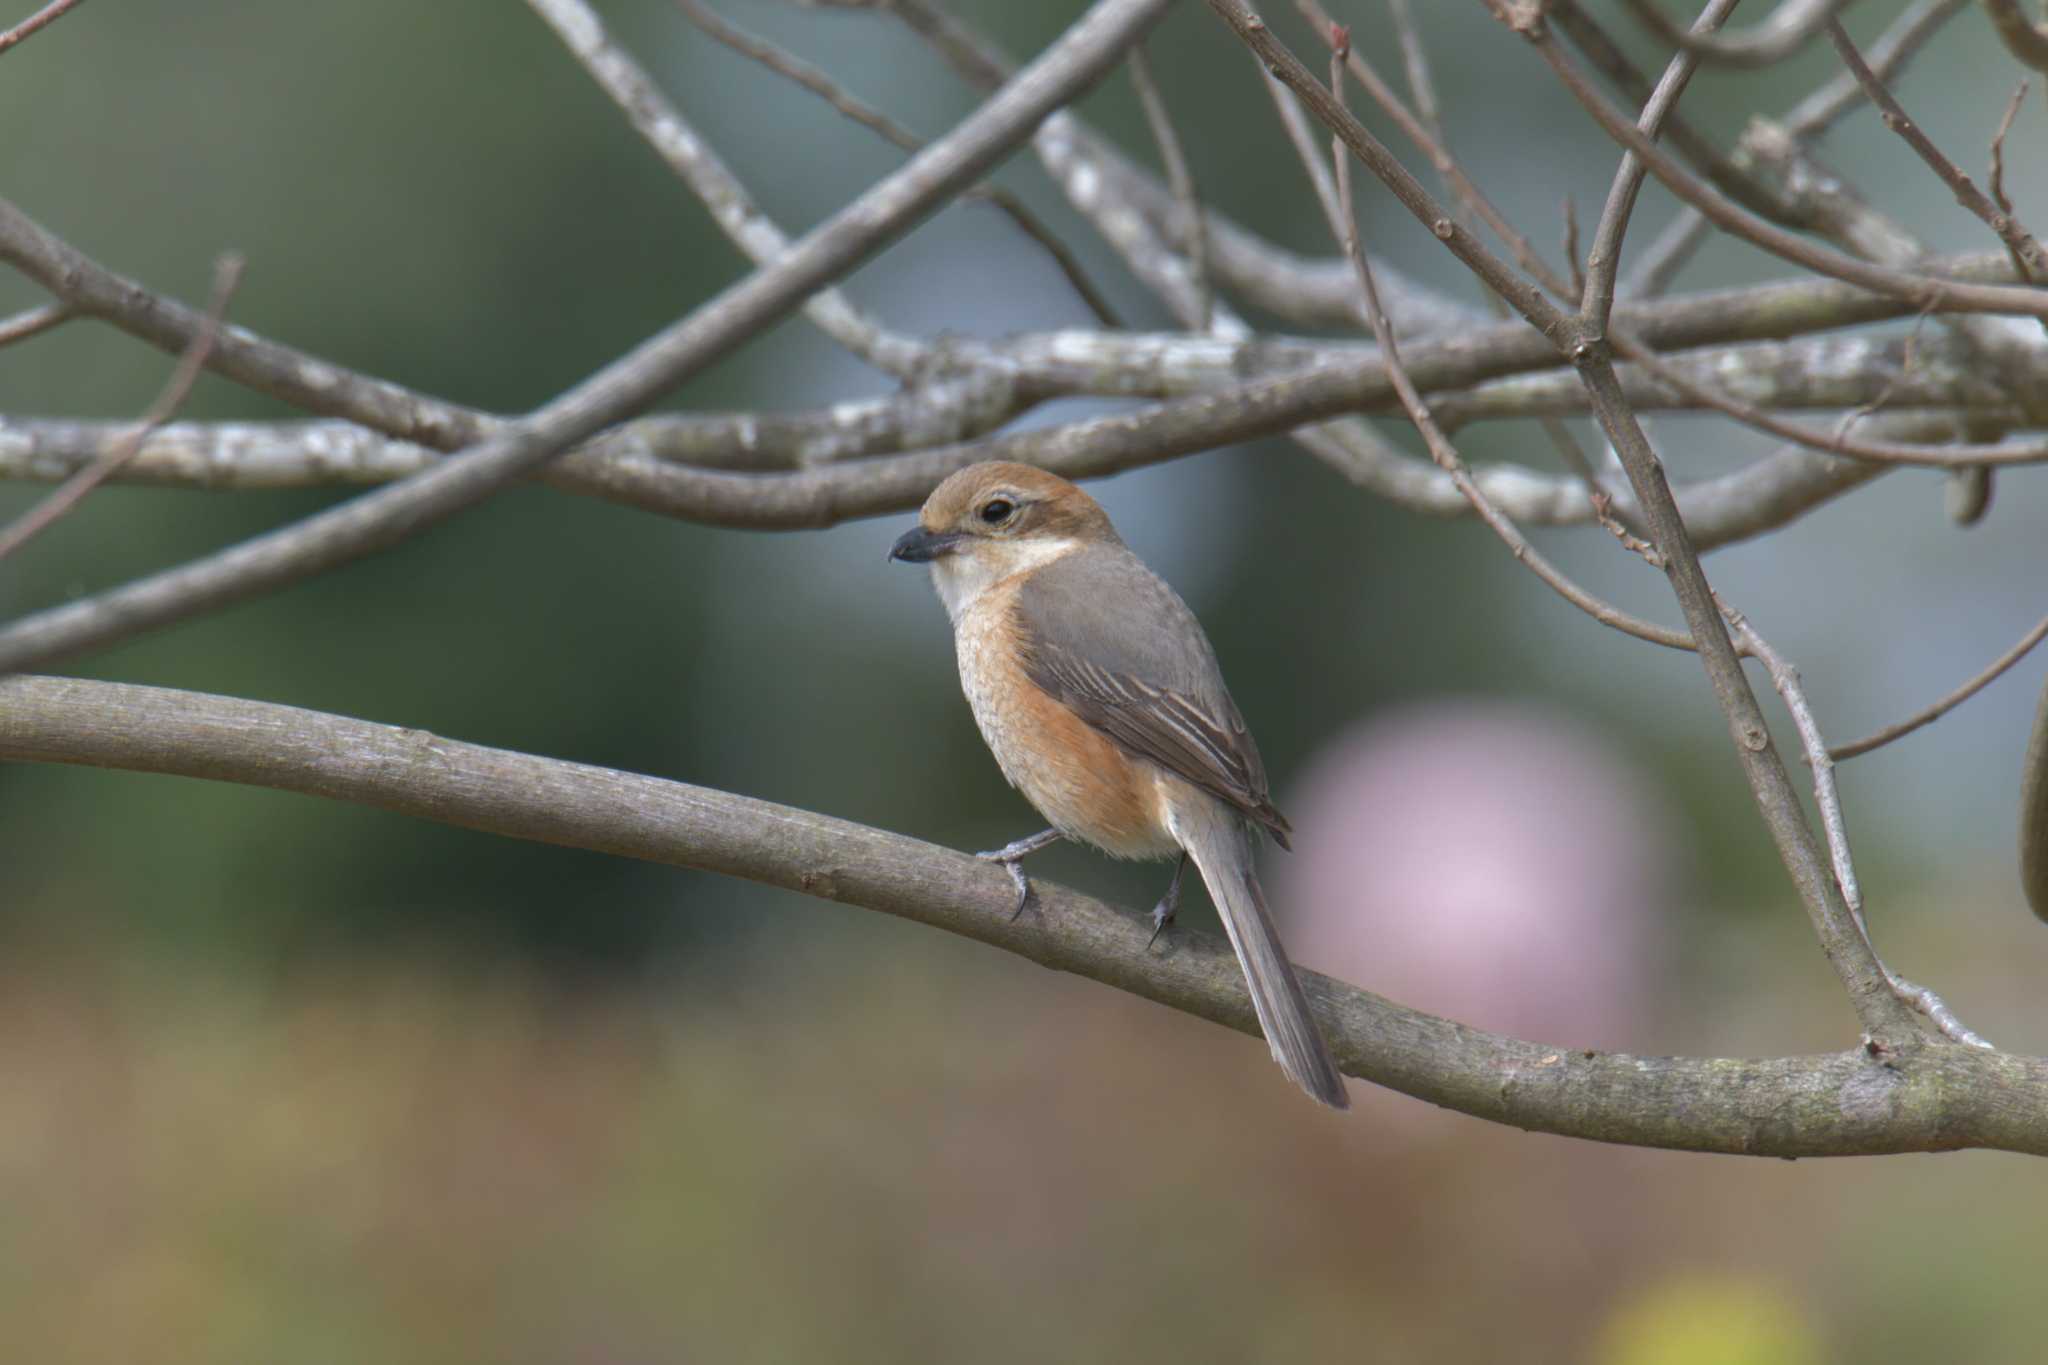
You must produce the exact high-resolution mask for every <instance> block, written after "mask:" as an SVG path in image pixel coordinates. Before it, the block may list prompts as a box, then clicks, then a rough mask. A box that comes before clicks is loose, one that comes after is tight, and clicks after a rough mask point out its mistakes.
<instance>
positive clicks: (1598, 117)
mask: <svg viewBox="0 0 2048 1365" xmlns="http://www.w3.org/2000/svg"><path fill="white" fill-rule="evenodd" d="M1217 3H1221V0H1211V4H1212V5H1213V4H1217ZM1486 4H1487V6H1488V8H1489V9H1491V10H1493V12H1494V13H1495V15H1496V16H1497V17H1498V18H1499V19H1500V20H1501V22H1502V23H1504V24H1506V25H1508V26H1509V27H1510V28H1511V29H1513V30H1514V31H1515V32H1516V33H1519V34H1520V35H1521V36H1522V37H1523V38H1525V39H1527V40H1528V41H1529V43H1530V45H1531V46H1533V47H1534V48H1535V49H1536V51H1537V53H1538V55H1540V56H1541V57H1542V58H1543V60H1544V61H1545V62H1546V63H1547V64H1548V65H1549V66H1550V68H1551V70H1552V71H1553V72H1555V73H1556V75H1557V77H1558V80H1559V81H1560V82H1561V83H1562V84H1563V85H1564V87H1565V88H1566V89H1567V90H1568V91H1570V92H1571V95H1572V97H1573V98H1574V99H1576V100H1577V101H1578V103H1579V106H1580V107H1581V108H1583V109H1584V110H1585V111H1586V112H1587V113H1588V114H1590V115H1592V117H1593V119H1594V121H1595V122H1596V123H1598V124H1599V125H1600V126H1601V128H1602V129H1603V130H1605V131H1606V133H1607V135H1608V136H1609V137H1611V138H1613V139H1614V140H1615V141H1616V142H1617V143H1619V144H1620V145H1621V146H1622V147H1624V148H1626V149H1627V150H1629V151H1632V152H1634V153H1635V154H1636V155H1637V156H1638V157H1640V158H1641V159H1642V161H1643V163H1644V165H1646V166H1647V167H1648V168H1649V171H1650V174H1652V175H1654V176H1656V177H1657V179H1658V180H1660V181H1662V182H1663V183H1664V186H1665V188H1667V189H1669V190H1670V191H1671V192H1672V193H1673V194H1675V195H1677V196H1678V197H1679V198H1680V199H1681V200H1683V201H1685V202H1686V203H1687V204H1690V205H1692V206H1693V207H1694V208H1696V209H1698V210H1699V211H1700V212H1701V213H1703V214H1705V215H1706V216H1707V218H1709V219H1710V220H1712V221H1713V223H1714V224H1715V226H1717V227H1719V228H1721V229H1722V230H1723V231H1725V232H1728V233H1730V234H1732V235H1734V236H1737V237H1740V238H1742V239H1743V240H1745V241H1747V242H1749V243H1751V244H1752V245H1754V246H1756V247H1759V248H1761V249H1762V250H1764V251H1767V252H1769V253H1770V254H1772V255H1774V256H1777V257H1779V258H1780V259H1782V260H1785V261H1789V262H1791V263H1792V264H1794V265H1797V266H1800V267H1801V268H1803V269H1806V270H1811V271H1814V272H1815V273H1817V274H1821V275H1826V276H1829V277H1830V278H1833V279H1838V280H1842V281H1845V282H1847V283H1850V284H1856V285H1860V286H1862V287H1863V288H1865V289H1870V290H1875V291H1877V292H1880V293H1886V294H1892V295H1895V296H1897V297H1899V298H1904V299H1910V300H1912V301H1913V302H1914V303H1915V304H1916V305H1918V306H1919V307H1920V308H1922V309H1924V310H1926V311H1928V312H1978V313H2015V314H2020V315H2022V316H2026V317H2034V318H2043V319H2048V291H2044V290H2038V289H2026V288H2012V287H2008V286H2003V285H1973V284H1965V283H1962V282H1960V281H1957V280H1952V279H1944V278H1941V277H1939V276H1935V275H1932V274H1925V273H1921V272H1918V271H1906V270H1894V269H1890V268H1887V267H1884V266H1879V265H1873V264H1871V263H1870V262H1868V261H1863V260H1858V259H1857V258H1855V257H1853V256H1849V255H1845V254H1844V253H1842V252H1840V251H1834V250H1831V249H1829V248H1827V247H1822V246H1817V245H1815V244H1813V243H1811V242H1808V241H1806V240H1805V239H1804V238H1801V237H1798V236H1796V235H1794V234H1792V233H1790V232H1787V231H1785V230H1784V229H1783V228H1780V227H1778V226H1777V225H1776V224H1773V223H1770V222H1766V221H1765V220H1764V219H1763V218H1761V217H1759V216H1758V215H1757V214H1755V213H1753V212H1751V211H1750V210H1749V209H1746V208H1744V207H1742V206H1741V205H1739V204H1736V203H1733V202H1731V201H1730V200H1729V199H1727V198H1725V197H1724V196H1723V195H1721V194H1719V193H1717V192H1716V191H1715V190H1714V189H1713V188H1711V187H1710V186H1708V185H1707V184H1705V183H1704V182H1702V181H1701V180H1700V179H1699V178H1698V177H1697V176H1695V175H1693V174H1692V173H1691V172H1689V171H1687V170H1685V169H1684V168H1683V167H1681V166H1680V165H1678V163H1677V162H1675V161H1673V160H1672V159H1671V158H1670V157H1669V156H1667V155H1665V153H1664V152H1663V151H1662V150H1661V149H1659V148H1658V147H1657V146H1656V144H1654V143H1652V142H1651V141H1650V140H1649V139H1648V138H1646V137H1644V136H1643V135H1642V133H1641V132H1640V131H1638V130H1637V128H1636V127H1635V125H1634V124H1633V123H1632V122H1630V121H1629V120H1628V119H1627V118H1626V117H1625V116H1624V115H1623V114H1621V112H1620V111H1618V110H1617V109H1615V108H1614V106H1613V105H1612V104H1610V103H1609V102H1608V101H1607V100H1606V98H1605V97H1604V96H1602V95H1601V94H1600V93H1599V92H1598V91H1596V90H1594V89H1593V88H1592V86H1591V85H1590V84H1588V83H1587V81H1586V79H1585V77H1584V75H1583V74H1581V73H1580V71H1579V70H1578V68H1577V66H1576V65H1575V64H1574V63H1573V62H1572V60H1571V59H1570V58H1569V57H1568V56H1566V55H1565V54H1564V52H1562V51H1561V50H1560V49H1559V47H1558V45H1557V43H1556V41H1555V40H1554V39H1552V38H1551V36H1550V34H1549V32H1548V30H1547V29H1546V27H1545V26H1544V24H1543V22H1542V20H1541V18H1540V17H1537V16H1536V15H1535V14H1534V12H1533V11H1529V10H1525V9H1524V8H1521V7H1519V6H1515V5H1511V4H1509V3H1508V0H1486Z"/></svg>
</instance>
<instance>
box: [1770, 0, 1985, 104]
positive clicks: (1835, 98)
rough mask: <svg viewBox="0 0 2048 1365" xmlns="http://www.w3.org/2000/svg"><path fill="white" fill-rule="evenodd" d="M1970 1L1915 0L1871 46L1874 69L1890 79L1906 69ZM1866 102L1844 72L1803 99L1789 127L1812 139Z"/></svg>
mask: <svg viewBox="0 0 2048 1365" xmlns="http://www.w3.org/2000/svg"><path fill="white" fill-rule="evenodd" d="M1969 3H1970V0H1913V3H1912V4H1911V5H1908V6H1907V7H1906V9H1905V12H1904V13H1902V14H1900V15H1899V17H1898V18H1897V19H1895V20H1893V21H1892V25H1891V27H1890V28H1887V29H1886V30H1885V31H1884V32H1883V33H1882V34H1881V35H1879V37H1878V40H1877V41H1876V42H1874V43H1872V44H1871V45H1870V69H1871V70H1872V71H1874V72H1876V73H1877V77H1878V79H1879V80H1885V81H1889V80H1890V79H1891V78H1892V77H1893V76H1895V75H1897V74H1898V73H1899V72H1900V71H1902V70H1903V69H1904V68H1905V65H1906V63H1907V62H1908V61H1909V60H1911V59H1912V58H1913V57H1914V56H1915V55H1916V54H1918V52H1919V51H1920V49H1921V48H1923V47H1925V46H1926V45H1927V41H1928V40H1929V39H1930V38H1932V37H1933V36H1934V35H1935V34H1936V33H1938V32H1940V31H1941V26H1942V25H1943V24H1945V23H1947V22H1948V21H1949V20H1950V19H1953V18H1954V17H1955V16H1956V14H1957V13H1958V12H1959V11H1961V10H1962V9H1963V7H1964V6H1966V5H1968V4H1969ZM1862 102H1863V87H1862V85H1860V84H1859V83H1858V82H1857V80H1856V78H1855V77H1854V76H1851V75H1850V74H1849V73H1848V72H1846V71H1842V72H1838V73H1836V74H1835V76H1834V77H1833V78H1832V79H1830V80H1829V81H1828V82H1827V84H1825V85H1823V86H1821V88H1820V89H1818V90H1816V91H1814V92H1813V93H1812V94H1811V95H1808V96H1807V97H1806V98H1805V99H1803V100H1801V101H1800V102H1799V104H1798V106H1797V107H1796V108H1794V109H1793V110H1792V111H1791V112H1790V113H1788V114H1787V115H1785V118H1784V120H1783V122H1784V124H1785V127H1786V129H1787V130H1788V131H1789V132H1790V133H1791V134H1792V136H1793V137H1796V138H1802V139H1804V138H1811V137H1815V136H1817V135H1818V134H1820V133H1822V132H1824V131H1826V130H1827V129H1828V128H1829V127H1831V126H1833V124H1834V123H1835V121H1836V120H1837V119H1839V118H1841V117H1842V115H1844V114H1846V113H1848V112H1849V111H1850V110H1851V109H1854V108H1855V107H1856V106H1857V105H1859V104H1861V103H1862Z"/></svg>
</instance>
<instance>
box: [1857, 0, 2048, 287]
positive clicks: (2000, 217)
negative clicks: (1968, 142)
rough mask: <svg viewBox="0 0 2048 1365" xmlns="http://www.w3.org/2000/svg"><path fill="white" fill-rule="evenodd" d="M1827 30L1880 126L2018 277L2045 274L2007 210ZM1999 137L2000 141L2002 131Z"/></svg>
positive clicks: (2044, 263) (2046, 264) (2047, 264)
mask: <svg viewBox="0 0 2048 1365" xmlns="http://www.w3.org/2000/svg"><path fill="white" fill-rule="evenodd" d="M1827 30H1828V40H1829V41H1830V42H1832V43H1833V44H1834V45H1835V51H1836V53H1838V54H1839V55H1840V56H1841V58H1842V65H1844V66H1846V67H1848V68H1849V73H1850V74H1851V75H1853V76H1854V77H1855V78H1856V81H1857V84H1859V85H1861V86H1862V87H1863V92H1864V93H1865V94H1866V95H1868V96H1869V97H1870V101H1871V103H1873V104H1875V105H1876V106H1877V107H1878V110H1879V112H1881V113H1882V114H1883V115H1884V126H1885V127H1887V128H1889V129H1891V130H1892V131H1893V132H1894V133H1897V134H1898V135H1899V136H1900V137H1901V138H1903V139H1904V140H1905V143H1906V145H1907V146H1908V147H1911V148H1912V149H1913V152H1914V155H1916V156H1918V157H1919V158H1920V159H1921V160H1922V161H1924V162H1925V163H1927V168H1928V169H1929V170H1931V171H1933V172H1934V174H1935V175H1936V176H1937V177H1939V178H1940V180H1941V182H1942V184H1944V185H1947V186H1948V189H1949V193H1951V194H1953V195H1954V196H1955V197H1956V202H1957V203H1958V204H1961V205H1962V206H1963V207H1964V208H1965V209H1968V210H1969V211H1970V212H1971V213H1974V214H1976V215H1977V217H1979V218H1981V219H1983V220H1984V225H1985V226H1986V227H1988V228H1990V229H1991V230H1992V231H1993V232H1995V233H1997V234H1998V240H1999V241H2001V242H2004V243H2005V248H2006V250H2007V251H2010V252H2011V253H2012V255H2013V260H2014V261H2015V262H2017V263H2018V265H2019V268H2020V275H2021V278H2022V279H2026V280H2039V279H2041V278H2042V276H2043V273H2044V270H2048V260H2044V258H2043V256H2042V253H2041V244H2040V243H2039V242H2037V241H2035V240H2034V236H2033V234H2032V233H2030V232H2028V231H2027V229H2026V228H2025V226H2024V225H2022V224H2021V223H2020V222H2019V220H2018V219H2016V218H2014V217H2013V216H2012V215H2011V214H2010V213H2009V212H2005V211H2003V210H2001V209H2000V208H1999V206H1998V205H1997V204H1994V203H1992V202H1991V200H1989V199H1987V198H1985V196H1984V192H1983V191H1982V190H1979V189H1978V188H1977V185H1976V182H1975V181H1973V180H1971V179H1970V177H1969V176H1967V175H1965V174H1964V173H1963V169H1962V167H1960V166H1958V165H1956V163H1955V162H1953V161H1951V160H1950V159H1949V158H1948V156H1947V155H1946V154H1945V153H1944V152H1943V151H1942V150H1941V148H1939V147H1937V146H1935V145H1934V142H1933V140H1932V139H1931V138H1929V137H1928V136H1927V134H1926V133H1924V132H1922V131H1921V130H1920V125H1919V124H1917V123H1915V122H1913V120H1912V117H1911V116H1910V115H1908V114H1907V113H1906V111H1905V108H1904V107H1903V106H1901V105H1900V103H1899V102H1898V100H1897V99H1896V98H1894V97H1893V95H1892V92H1891V91H1890V90H1888V89H1886V88H1885V84H1884V82H1883V81H1881V80H1879V79H1878V78H1877V76H1876V75H1875V74H1874V73H1873V72H1872V71H1871V69H1870V68H1869V67H1868V66H1866V65H1864V62H1863V54H1862V53H1860V52H1858V51H1857V50H1856V45H1855V44H1854V43H1852V42H1850V41H1849V35H1848V34H1847V33H1845V32H1843V31H1842V26H1841V25H1840V24H1839V23H1836V22H1835V21H1834V20H1832V19H1830V20H1829V21H1828V24H1827ZM2010 119H2011V115H2010V114H2008V115H2007V120H2008V121H2010ZM2000 138H2001V140H2002V139H2003V134H2002V133H2001V134H2000Z"/></svg>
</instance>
